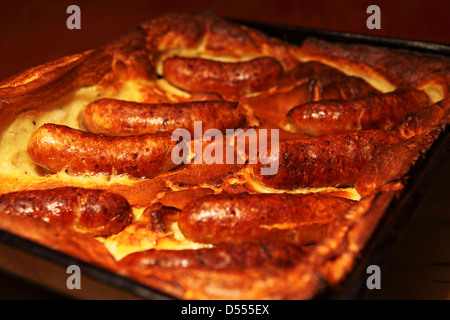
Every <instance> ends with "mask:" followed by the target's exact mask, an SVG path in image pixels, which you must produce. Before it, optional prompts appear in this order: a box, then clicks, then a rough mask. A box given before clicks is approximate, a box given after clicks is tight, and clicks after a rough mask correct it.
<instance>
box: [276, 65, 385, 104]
mask: <svg viewBox="0 0 450 320" xmlns="http://www.w3.org/2000/svg"><path fill="white" fill-rule="evenodd" d="M305 82H310V83H311V93H310V94H311V101H318V100H330V99H344V100H348V99H356V98H362V97H366V96H369V95H371V94H375V93H380V92H379V91H378V90H377V89H375V88H374V87H372V86H371V85H370V84H368V83H367V82H366V81H365V80H364V79H361V78H358V77H354V76H348V75H346V74H345V73H343V72H341V71H339V70H337V69H335V68H332V67H329V66H327V65H325V64H322V63H320V62H317V61H308V62H305V63H300V64H298V65H297V66H296V67H294V68H292V69H291V70H289V71H287V72H286V73H285V74H284V75H283V77H282V78H281V79H280V81H279V85H278V86H279V87H281V88H282V87H289V86H292V85H293V84H295V85H298V84H302V83H305ZM305 102H306V101H305Z"/></svg>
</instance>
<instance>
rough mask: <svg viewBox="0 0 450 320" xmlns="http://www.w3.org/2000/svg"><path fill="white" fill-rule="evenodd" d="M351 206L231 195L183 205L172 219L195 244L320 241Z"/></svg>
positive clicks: (310, 197)
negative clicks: (333, 223) (330, 226)
mask: <svg viewBox="0 0 450 320" xmlns="http://www.w3.org/2000/svg"><path fill="white" fill-rule="evenodd" d="M353 203H354V201H352V200H348V199H344V198H337V197H333V196H329V195H317V194H307V195H304V194H297V195H295V194H252V195H250V194H246V193H244V194H237V195H229V194H222V195H214V196H206V197H203V198H200V199H197V200H194V201H193V202H192V203H190V204H189V205H187V206H186V207H185V208H184V209H183V210H182V212H181V213H180V216H179V218H178V225H179V227H180V230H181V232H182V233H183V234H184V236H185V237H186V238H188V239H190V240H192V241H195V242H201V243H211V244H220V243H245V242H278V241H281V242H290V243H293V244H297V245H304V244H310V243H314V242H317V241H319V240H321V239H322V238H323V237H324V236H325V235H326V233H327V229H328V226H329V224H330V223H331V222H332V221H334V219H336V218H337V217H341V216H342V215H343V214H344V213H345V212H346V211H347V209H348V208H349V207H350V206H351V205H352V204H353Z"/></svg>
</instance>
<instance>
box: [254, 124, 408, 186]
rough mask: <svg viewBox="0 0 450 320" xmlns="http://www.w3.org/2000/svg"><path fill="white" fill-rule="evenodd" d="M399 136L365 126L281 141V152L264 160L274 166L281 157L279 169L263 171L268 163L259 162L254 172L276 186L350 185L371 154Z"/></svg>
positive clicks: (269, 184)
mask: <svg viewBox="0 0 450 320" xmlns="http://www.w3.org/2000/svg"><path fill="white" fill-rule="evenodd" d="M399 140H400V138H399V137H398V136H397V135H394V134H392V133H389V132H385V131H381V130H366V131H359V132H355V133H349V134H334V135H326V136H320V137H310V138H304V139H296V140H286V141H281V142H280V143H279V144H278V149H279V152H278V154H277V153H276V152H275V153H274V152H271V153H270V156H269V157H268V158H267V160H266V161H267V162H265V163H270V164H271V165H272V166H273V167H274V163H276V162H277V161H278V171H277V172H276V173H275V174H272V175H269V174H267V175H262V174H261V169H262V168H263V167H267V166H268V165H266V164H263V163H257V164H255V165H252V167H253V174H254V178H255V179H256V180H257V181H259V182H260V183H262V184H263V185H266V186H269V187H272V188H276V189H285V190H291V189H296V188H318V187H335V186H349V185H353V184H354V183H355V181H356V176H357V174H358V172H359V171H360V170H361V168H362V167H363V166H364V164H365V163H366V162H367V161H369V160H370V159H371V158H372V156H374V155H375V154H377V153H378V152H380V151H382V150H384V149H385V148H387V147H389V146H390V145H392V144H395V143H397V142H398V141H399ZM272 149H273V146H272Z"/></svg>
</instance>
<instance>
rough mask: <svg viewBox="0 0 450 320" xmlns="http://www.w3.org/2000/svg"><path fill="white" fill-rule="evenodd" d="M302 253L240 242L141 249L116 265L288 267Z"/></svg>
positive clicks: (276, 245)
mask: <svg viewBox="0 0 450 320" xmlns="http://www.w3.org/2000/svg"><path fill="white" fill-rule="evenodd" d="M305 254H306V251H305V250H304V249H302V248H300V247H297V246H295V245H292V244H289V243H265V244H263V243H241V244H228V245H218V246H215V247H213V248H201V249H188V250H155V249H150V250H145V251H140V252H135V253H131V254H129V255H127V256H126V257H125V258H123V259H122V260H121V261H120V262H119V263H120V264H121V265H123V266H126V267H127V268H137V269H139V270H143V269H144V270H145V269H146V268H155V267H156V268H164V269H168V268H170V269H174V268H180V269H196V268H205V269H208V270H227V269H228V270H242V269H248V268H266V267H289V266H292V265H294V264H295V263H298V261H299V260H300V259H301V258H302V257H304V256H305Z"/></svg>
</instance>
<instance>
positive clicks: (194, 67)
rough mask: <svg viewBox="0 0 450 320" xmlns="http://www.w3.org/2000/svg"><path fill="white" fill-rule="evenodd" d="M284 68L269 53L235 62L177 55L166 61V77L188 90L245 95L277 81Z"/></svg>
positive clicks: (175, 84)
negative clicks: (265, 55) (268, 55)
mask: <svg viewBox="0 0 450 320" xmlns="http://www.w3.org/2000/svg"><path fill="white" fill-rule="evenodd" d="M282 72H283V68H282V66H281V65H280V63H279V62H278V61H277V60H275V59H274V58H270V57H262V58H256V59H253V60H250V61H245V62H236V63H234V62H221V61H214V60H208V59H201V58H182V57H177V56H175V57H171V58H168V59H166V60H164V62H163V76H164V78H165V79H166V80H167V81H168V82H169V83H171V84H172V85H173V86H175V87H177V88H180V89H182V90H185V91H188V92H198V91H206V92H217V93H219V94H230V95H243V94H247V93H252V92H258V91H264V90H267V89H269V88H270V87H272V86H274V85H275V84H276V83H277V81H278V79H279V77H280V76H281V74H282Z"/></svg>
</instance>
